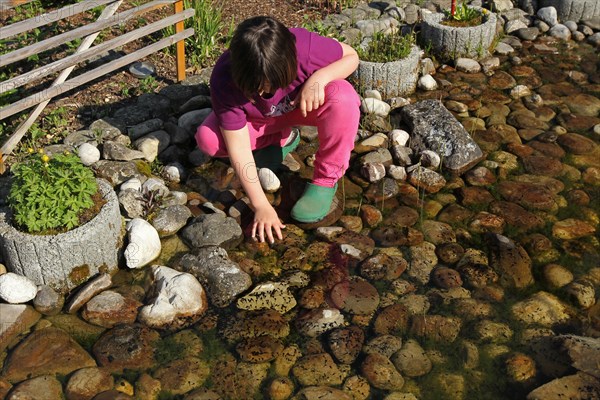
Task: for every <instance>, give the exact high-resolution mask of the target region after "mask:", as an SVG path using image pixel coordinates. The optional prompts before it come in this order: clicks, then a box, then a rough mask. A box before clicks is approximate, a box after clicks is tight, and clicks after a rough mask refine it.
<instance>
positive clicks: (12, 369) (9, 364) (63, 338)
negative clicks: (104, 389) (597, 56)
mask: <svg viewBox="0 0 600 400" xmlns="http://www.w3.org/2000/svg"><path fill="white" fill-rule="evenodd" d="M57 359H59V360H61V362H60V363H57V362H56V360H57ZM94 366H96V362H95V361H94V359H93V358H92V357H91V356H90V355H89V354H88V353H87V352H86V351H85V350H84V349H83V348H82V347H81V346H80V345H79V344H78V343H77V342H75V340H73V339H72V338H71V337H70V336H69V335H68V334H67V333H66V332H65V331H63V330H62V329H58V328H54V327H48V328H45V329H41V330H37V331H34V332H33V333H32V334H30V335H29V336H27V338H26V339H25V340H23V341H22V342H21V343H19V345H18V346H17V347H15V348H14V349H13V350H12V351H11V354H10V356H9V357H8V359H7V360H6V361H5V362H4V373H3V378H4V379H6V380H7V381H9V382H12V383H14V382H20V381H22V380H24V379H28V378H32V377H37V376H42V375H54V374H63V375H68V374H70V373H71V372H73V371H75V370H78V369H80V368H84V367H94Z"/></svg>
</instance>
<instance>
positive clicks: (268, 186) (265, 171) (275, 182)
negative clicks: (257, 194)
mask: <svg viewBox="0 0 600 400" xmlns="http://www.w3.org/2000/svg"><path fill="white" fill-rule="evenodd" d="M258 180H259V181H260V186H262V188H263V190H264V191H265V192H267V193H275V192H276V191H278V190H279V188H280V187H281V181H279V178H278V177H277V175H275V173H274V172H273V171H271V170H270V169H269V168H260V169H259V170H258Z"/></svg>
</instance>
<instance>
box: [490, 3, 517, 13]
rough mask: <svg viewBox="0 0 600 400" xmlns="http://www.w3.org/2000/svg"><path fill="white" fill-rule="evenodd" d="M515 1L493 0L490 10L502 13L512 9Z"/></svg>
mask: <svg viewBox="0 0 600 400" xmlns="http://www.w3.org/2000/svg"><path fill="white" fill-rule="evenodd" d="M512 9H513V3H512V1H510V0H492V1H491V8H490V10H494V12H497V13H502V12H504V11H508V10H512Z"/></svg>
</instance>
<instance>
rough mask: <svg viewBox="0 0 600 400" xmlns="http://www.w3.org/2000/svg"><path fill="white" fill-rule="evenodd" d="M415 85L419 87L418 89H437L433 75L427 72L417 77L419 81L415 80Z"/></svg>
mask: <svg viewBox="0 0 600 400" xmlns="http://www.w3.org/2000/svg"><path fill="white" fill-rule="evenodd" d="M417 86H418V87H419V89H423V90H435V89H437V87H438V84H437V82H436V81H435V79H434V77H433V76H431V75H429V74H427V75H423V76H422V77H420V78H419V81H418V82H417Z"/></svg>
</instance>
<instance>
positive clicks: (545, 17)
mask: <svg viewBox="0 0 600 400" xmlns="http://www.w3.org/2000/svg"><path fill="white" fill-rule="evenodd" d="M536 15H537V17H538V18H539V19H541V20H542V21H544V22H545V23H547V24H548V25H550V27H553V26H554V25H556V24H558V14H557V12H556V8H554V7H542V8H540V9H539V10H538V11H537V14H536Z"/></svg>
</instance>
